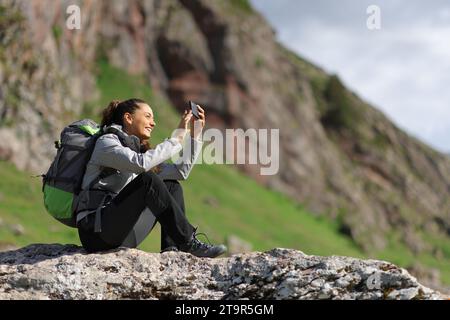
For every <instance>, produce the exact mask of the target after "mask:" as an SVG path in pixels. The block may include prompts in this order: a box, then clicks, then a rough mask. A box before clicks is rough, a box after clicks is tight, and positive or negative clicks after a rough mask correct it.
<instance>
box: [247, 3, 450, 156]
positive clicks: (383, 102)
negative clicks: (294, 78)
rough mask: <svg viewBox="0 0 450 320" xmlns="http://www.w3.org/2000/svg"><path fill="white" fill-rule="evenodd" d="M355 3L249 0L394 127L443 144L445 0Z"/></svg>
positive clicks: (446, 124) (449, 27) (447, 50)
mask: <svg viewBox="0 0 450 320" xmlns="http://www.w3.org/2000/svg"><path fill="white" fill-rule="evenodd" d="M372 2H373V4H378V5H379V6H380V7H381V15H382V28H381V30H379V31H369V30H367V28H366V23H365V19H366V17H367V15H366V12H365V8H364V6H365V5H367V3H372ZM377 2H378V3H377ZM356 3H357V2H356V1H354V2H351V3H350V2H349V1H348V0H347V1H342V2H341V1H339V2H336V1H323V0H322V1H318V4H316V5H314V4H313V5H312V6H313V7H308V6H309V4H308V5H307V4H306V3H305V2H301V1H300V2H298V1H294V0H293V1H288V0H283V1H281V3H280V2H279V1H272V2H265V1H261V0H258V1H257V0H255V1H253V4H254V5H255V6H256V7H257V8H258V9H259V10H260V11H262V12H263V14H265V15H266V17H268V18H269V19H270V20H271V23H272V25H273V26H274V27H275V29H276V30H277V31H278V36H279V39H280V41H281V42H282V43H284V44H285V45H286V46H288V47H290V48H291V49H293V50H294V51H296V52H298V53H299V54H300V55H302V56H304V57H306V58H307V59H309V60H311V61H313V62H314V63H316V64H318V65H320V66H321V67H323V68H325V70H327V71H328V72H334V73H337V74H339V76H340V77H341V78H342V79H343V80H344V82H345V83H346V84H347V86H349V87H350V88H351V89H352V90H354V91H356V92H357V93H358V94H359V95H360V96H361V97H363V98H364V99H366V100H367V101H368V102H369V103H371V104H373V105H374V106H376V107H377V108H379V109H381V110H382V111H383V112H385V113H386V114H387V115H388V117H389V118H390V119H392V120H393V121H394V122H395V123H396V124H397V125H399V126H400V127H401V128H403V129H405V130H406V131H408V132H409V133H412V134H413V135H415V136H417V137H419V138H420V139H421V140H423V141H425V142H426V143H428V144H430V145H431V146H433V147H435V148H437V149H439V150H441V151H445V152H448V151H450V90H449V89H448V87H449V83H450V59H449V58H450V41H448V39H449V38H450V22H449V19H447V18H446V17H447V15H450V4H449V3H448V2H447V6H444V4H445V3H444V2H442V1H441V2H439V1H436V2H435V3H434V4H435V7H433V6H430V4H429V3H424V2H417V1H415V2H414V1H411V2H409V1H408V2H407V1H401V0H397V1H391V2H386V1H359V2H358V4H356ZM436 3H437V4H438V5H437V6H436ZM277 4H278V5H277ZM327 4H328V6H327ZM314 6H315V7H314ZM338 6H340V7H339V8H338ZM337 9H339V10H337ZM271 15H273V16H272V18H271Z"/></svg>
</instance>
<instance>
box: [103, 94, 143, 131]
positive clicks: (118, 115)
mask: <svg viewBox="0 0 450 320" xmlns="http://www.w3.org/2000/svg"><path fill="white" fill-rule="evenodd" d="M140 103H146V102H145V101H144V100H141V99H136V98H133V99H128V100H124V101H119V100H113V101H111V102H110V103H109V105H108V106H107V107H106V108H105V110H103V113H102V116H103V117H102V122H101V124H100V126H101V128H103V126H109V125H111V124H113V123H115V124H119V125H121V126H123V115H124V114H125V113H127V112H128V113H131V114H133V113H134V112H135V111H136V109H138V108H139V104H140Z"/></svg>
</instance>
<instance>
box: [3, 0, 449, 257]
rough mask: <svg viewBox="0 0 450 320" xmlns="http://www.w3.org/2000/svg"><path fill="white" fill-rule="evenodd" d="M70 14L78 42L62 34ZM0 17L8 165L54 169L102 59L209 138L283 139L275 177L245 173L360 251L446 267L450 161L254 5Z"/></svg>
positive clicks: (18, 5)
mask: <svg viewBox="0 0 450 320" xmlns="http://www.w3.org/2000/svg"><path fill="white" fill-rule="evenodd" d="M73 3H75V4H78V5H79V6H80V8H81V13H82V28H81V30H73V31H71V30H68V29H67V28H65V19H66V17H67V16H66V14H65V9H66V7H67V6H68V5H69V4H73ZM0 10H1V13H2V14H1V18H0V25H1V28H0V44H1V47H0V49H1V51H0V83H1V89H0V123H1V124H0V139H1V140H2V141H8V144H2V145H1V146H0V158H1V159H6V160H9V161H13V162H14V163H16V164H17V166H18V167H20V168H22V169H28V170H31V171H34V172H36V173H41V172H42V171H43V170H45V169H46V168H47V166H48V164H49V159H50V158H51V156H52V155H53V150H52V141H53V140H55V137H56V136H57V133H58V131H59V130H60V129H61V127H62V124H63V123H65V122H67V121H68V120H69V119H74V118H76V115H77V114H79V112H80V110H81V109H82V107H83V104H84V103H85V102H86V101H88V100H91V99H93V98H95V96H96V93H97V92H96V88H95V65H96V64H95V63H96V59H98V58H99V57H100V56H101V57H103V58H107V59H108V60H109V61H110V63H112V64H114V65H115V66H117V67H120V68H122V69H125V70H127V71H128V72H130V73H139V74H145V75H146V77H147V79H148V82H149V85H150V86H151V87H152V88H153V89H154V90H155V91H157V92H159V93H160V94H163V95H166V96H167V97H168V98H169V99H170V100H171V101H172V102H173V104H174V106H176V107H178V108H183V106H184V101H186V100H187V99H193V100H195V101H197V102H198V103H200V104H202V105H205V106H206V108H207V112H208V125H209V126H210V127H217V128H221V129H224V128H243V129H244V130H245V129H248V128H279V129H280V138H281V145H280V172H279V174H278V175H276V176H273V177H272V176H271V177H268V176H260V175H259V167H258V166H257V165H242V166H240V169H241V170H243V171H244V172H246V173H247V174H248V175H250V176H252V177H253V178H255V179H256V180H257V181H258V182H259V183H261V184H264V185H266V186H268V187H270V188H273V189H275V190H278V191H281V192H283V193H285V194H287V195H289V196H291V197H292V198H294V199H296V200H298V201H300V202H302V203H304V204H306V206H307V207H308V209H309V210H310V211H312V212H315V213H317V214H324V215H327V216H329V217H331V218H334V219H338V220H339V222H340V224H341V231H342V232H343V233H345V234H347V235H349V236H350V237H352V239H354V240H355V242H356V243H357V244H358V245H359V246H361V247H362V248H363V249H365V250H367V251H370V250H375V249H382V248H384V247H385V246H386V244H387V242H388V241H389V238H390V235H392V234H396V235H398V237H399V240H400V241H401V242H403V243H405V244H406V245H407V247H409V248H410V249H411V250H412V251H413V252H414V253H415V254H420V253H421V252H433V253H435V254H436V256H442V255H443V253H442V252H440V251H439V249H436V247H435V246H434V245H433V244H431V243H430V242H427V241H425V240H424V238H423V236H422V235H423V234H430V233H431V234H434V235H439V236H441V237H448V236H449V234H450V159H449V158H448V157H446V156H444V155H443V154H441V153H439V152H437V151H435V150H433V149H431V148H430V147H428V146H427V145H425V144H423V143H422V142H420V141H418V140H417V139H415V138H414V137H411V136H409V135H408V134H406V133H404V132H402V131H401V130H399V129H398V128H397V127H396V126H395V125H394V124H393V123H392V122H391V121H389V119H387V118H386V117H385V116H384V115H383V114H382V113H381V112H379V111H378V110H376V109H374V108H373V107H371V106H370V105H368V104H366V103H365V102H364V101H362V100H361V99H360V98H359V97H358V96H356V95H355V94H353V93H352V92H351V91H350V90H348V89H347V88H345V87H344V86H343V85H342V83H341V82H340V81H339V79H338V78H337V77H335V76H330V75H328V74H326V73H325V72H324V71H322V70H321V69H320V68H318V67H316V66H314V65H312V64H311V63H309V62H307V61H305V60H303V59H301V58H300V57H298V56H296V55H294V54H293V53H291V52H289V51H288V50H286V49H285V48H283V47H282V46H281V45H279V44H278V43H277V41H276V37H275V33H274V31H273V30H272V28H271V27H270V26H269V25H268V24H267V23H266V22H265V20H264V19H263V17H262V16H261V15H259V14H258V13H257V12H254V11H253V10H252V9H251V7H249V6H248V5H245V1H197V0H196V1H189V0H179V1H176V0H165V1H158V0H153V1H142V0H131V1H127V2H124V1H92V0H78V1H58V2H54V1H51V0H34V1H20V0H0ZM324 46H326V44H324ZM111 98H114V97H111ZM154 108H155V110H156V112H157V108H158V106H154Z"/></svg>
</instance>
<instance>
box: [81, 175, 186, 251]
mask: <svg viewBox="0 0 450 320" xmlns="http://www.w3.org/2000/svg"><path fill="white" fill-rule="evenodd" d="M147 208H148V209H150V210H151V212H149V210H146V209H147ZM154 218H156V221H158V222H159V223H160V225H161V250H163V249H165V248H167V247H169V246H174V245H180V244H184V243H186V242H187V241H189V239H190V238H191V236H192V234H193V231H194V227H193V226H192V225H191V224H190V223H189V222H188V220H187V218H186V215H185V207H184V197H183V189H182V187H181V184H180V183H179V182H178V181H176V180H162V179H161V178H160V177H159V176H158V175H156V174H155V173H153V172H151V171H148V172H144V173H141V174H139V175H138V176H137V177H136V178H135V179H133V180H132V181H131V182H130V183H128V184H127V185H126V186H125V187H124V188H123V189H122V190H121V191H120V193H119V194H118V195H117V196H116V197H115V198H114V199H113V200H112V201H111V202H110V203H109V204H108V205H106V207H105V208H103V209H102V211H101V229H102V230H101V232H98V233H95V232H94V224H95V213H94V214H90V215H88V216H86V217H85V218H83V219H82V220H80V222H79V223H78V234H79V236H80V241H81V243H82V245H83V248H84V249H85V250H86V251H88V252H97V251H103V250H109V249H114V248H117V247H120V246H123V247H130V248H135V247H137V246H138V245H139V243H141V242H142V241H143V240H144V239H145V237H146V236H147V235H148V233H150V231H151V230H152V228H153V226H154V224H155V223H156V221H155V219H154Z"/></svg>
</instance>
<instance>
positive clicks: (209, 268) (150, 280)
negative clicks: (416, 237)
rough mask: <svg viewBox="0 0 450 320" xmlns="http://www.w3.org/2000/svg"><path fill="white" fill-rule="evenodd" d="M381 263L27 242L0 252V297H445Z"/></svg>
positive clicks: (295, 254)
mask: <svg viewBox="0 0 450 320" xmlns="http://www.w3.org/2000/svg"><path fill="white" fill-rule="evenodd" d="M445 298H446V297H445V296H443V295H441V294H440V293H439V292H436V291H433V290H431V289H428V288H426V287H424V286H422V285H421V284H419V283H418V282H417V280H416V279H415V278H414V277H412V276H411V275H410V274H409V273H408V272H407V271H406V270H404V269H401V268H398V267H396V266H395V265H392V264H390V263H388V262H384V261H376V260H358V259H354V258H348V257H339V256H332V257H320V256H309V255H305V254H303V253H302V252H300V251H297V250H293V249H283V248H276V249H272V250H270V251H266V252H251V253H245V254H236V255H233V256H231V257H228V258H216V259H208V258H207V259H201V258H197V257H194V256H193V255H191V254H188V253H183V252H166V253H163V254H159V253H146V252H143V251H140V250H138V249H128V248H119V249H116V250H111V251H108V252H103V253H100V254H86V253H85V251H84V250H83V249H82V248H80V247H78V246H75V245H60V244H33V245H30V246H27V247H24V248H21V249H18V250H16V251H7V252H0V299H445Z"/></svg>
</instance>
